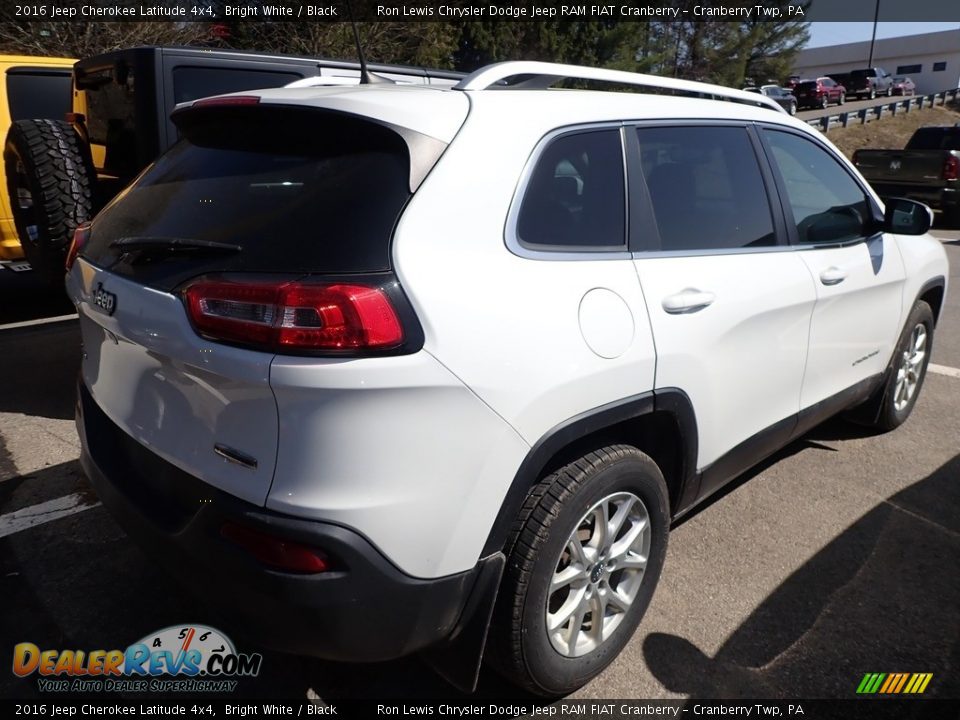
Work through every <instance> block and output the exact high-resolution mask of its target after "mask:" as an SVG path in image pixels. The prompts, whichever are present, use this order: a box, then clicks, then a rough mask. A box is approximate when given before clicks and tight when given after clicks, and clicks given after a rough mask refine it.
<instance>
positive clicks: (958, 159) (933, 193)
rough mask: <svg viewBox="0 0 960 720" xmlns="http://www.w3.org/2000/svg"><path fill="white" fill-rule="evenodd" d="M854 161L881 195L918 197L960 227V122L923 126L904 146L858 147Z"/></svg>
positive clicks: (949, 221) (915, 198)
mask: <svg viewBox="0 0 960 720" xmlns="http://www.w3.org/2000/svg"><path fill="white" fill-rule="evenodd" d="M853 164H854V165H856V166H857V169H858V170H860V172H861V173H862V174H863V176H864V177H865V178H866V179H867V181H868V182H869V183H870V184H871V185H872V186H873V188H874V190H876V191H877V194H878V195H880V196H881V197H906V198H911V199H913V200H919V201H920V202H923V203H926V204H927V205H929V206H930V207H932V208H935V209H938V210H941V211H942V212H943V214H944V218H945V219H946V221H947V223H949V224H950V225H952V226H955V227H960V125H947V126H930V127H922V128H920V129H919V130H917V131H916V132H915V133H914V134H913V137H911V138H910V140H909V141H908V142H907V146H906V147H905V148H904V149H903V150H857V151H856V152H855V153H854V154H853Z"/></svg>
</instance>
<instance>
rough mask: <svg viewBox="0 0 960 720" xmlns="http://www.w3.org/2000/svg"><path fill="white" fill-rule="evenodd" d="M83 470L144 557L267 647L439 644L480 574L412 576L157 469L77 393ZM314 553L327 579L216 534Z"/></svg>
mask: <svg viewBox="0 0 960 720" xmlns="http://www.w3.org/2000/svg"><path fill="white" fill-rule="evenodd" d="M76 419H77V430H78V432H79V435H80V440H81V444H82V454H81V464H82V465H83V469H84V471H85V472H86V474H87V475H88V476H89V478H90V481H91V482H92V483H93V486H94V488H95V489H96V491H97V494H98V495H99V496H100V499H101V501H102V502H103V504H104V506H105V507H106V508H107V509H108V510H109V511H110V513H111V514H112V515H113V516H114V518H116V520H117V521H118V522H119V523H120V524H121V525H122V526H123V528H124V529H125V530H126V532H127V533H128V534H129V535H130V536H131V537H132V538H134V540H135V541H136V542H137V543H138V544H139V545H141V546H142V547H143V548H144V550H145V551H147V553H148V554H149V555H151V556H152V557H153V558H154V559H156V560H157V561H158V563H159V564H160V565H161V566H163V567H164V568H165V569H167V570H168V571H169V572H170V573H171V574H173V575H176V576H178V577H179V578H181V579H182V580H184V581H185V582H187V583H189V584H190V586H191V589H192V590H193V591H194V592H195V593H197V594H198V595H200V596H202V597H205V598H207V599H210V600H212V601H213V602H214V603H216V612H217V613H218V614H219V615H223V616H224V618H225V619H226V620H227V621H228V622H230V624H231V629H234V630H235V632H236V633H237V634H239V635H246V636H247V637H249V638H250V639H251V640H253V641H254V642H257V643H258V644H261V645H263V646H265V647H269V648H273V649H277V650H282V651H285V652H291V653H296V654H301V655H312V656H315V657H321V658H325V659H329V660H339V661H357V662H373V661H380V660H389V659H393V658H397V657H401V656H404V655H408V654H411V653H413V652H416V651H418V650H421V649H423V648H426V647H429V646H431V645H434V644H436V643H439V642H440V641H442V640H444V639H445V638H447V637H448V636H449V635H450V634H451V632H452V631H453V629H454V627H455V626H456V624H457V622H458V620H459V619H460V615H461V613H462V610H463V608H464V606H465V604H466V602H467V600H468V598H469V596H470V593H471V591H472V590H473V588H474V586H475V584H476V578H477V576H478V575H479V571H480V569H481V567H482V565H483V563H482V562H481V563H480V564H478V565H477V566H476V567H475V568H474V569H472V570H470V571H467V572H464V573H459V574H456V575H450V576H447V577H442V578H437V579H431V580H422V579H418V578H413V577H410V576H408V575H406V574H404V573H402V572H401V571H400V570H398V569H397V568H396V567H395V566H394V565H392V564H391V563H390V562H389V561H388V560H387V559H386V558H384V557H383V555H382V554H380V553H379V552H378V551H377V550H376V548H374V547H373V545H371V544H370V543H369V542H368V541H367V540H366V539H365V538H363V537H362V536H361V535H359V534H358V533H356V532H354V531H352V530H350V529H347V528H345V527H341V526H338V525H333V524H330V523H323V522H316V521H310V520H301V519H298V518H293V517H290V516H288V515H283V514H280V513H276V512H273V511H270V510H266V509H264V508H262V507H258V506H255V505H253V504H250V503H247V502H245V501H242V500H239V499H238V498H235V497H233V496H231V495H228V494H227V493H224V492H222V491H219V490H217V489H215V488H213V487H211V486H209V485H207V484H205V483H203V482H201V481H200V480H199V479H197V478H195V477H193V476H191V475H189V474H188V473H185V472H183V471H182V470H180V469H178V468H176V467H175V466H173V465H171V464H170V463H168V462H166V461H165V460H163V459H162V458H160V457H159V456H157V455H156V454H155V453H153V452H152V451H150V450H149V449H148V448H147V447H145V446H143V445H141V444H140V443H138V442H136V441H135V440H133V439H132V438H130V437H129V436H128V435H127V434H126V433H124V432H123V431H122V430H120V428H118V427H117V426H116V425H115V424H113V422H112V421H111V420H110V419H109V418H108V417H107V416H106V415H105V414H104V413H103V411H102V410H100V408H99V407H98V406H97V404H96V402H95V401H94V400H93V398H92V396H91V395H90V393H89V391H88V390H87V388H86V387H85V385H84V384H83V383H82V382H81V383H80V385H79V392H78V400H77V415H76ZM228 521H229V522H233V523H237V524H240V525H244V526H246V527H249V528H252V529H255V530H260V531H261V532H264V533H267V534H269V535H272V536H275V537H280V538H283V539H287V540H289V541H292V542H297V543H300V544H302V545H307V546H310V547H314V548H317V549H319V550H322V551H323V552H324V553H325V554H326V555H327V556H328V557H329V558H330V559H331V560H332V562H333V569H332V570H331V571H329V572H324V573H319V574H313V575H300V574H292V573H286V572H280V571H276V570H272V569H269V568H267V567H265V566H263V565H261V564H260V563H259V562H258V561H257V560H255V559H254V558H253V557H252V556H251V555H249V554H248V553H247V552H246V551H245V550H242V549H240V548H239V547H236V546H235V545H233V544H232V543H230V542H228V541H226V540H224V539H222V538H221V536H220V529H221V528H222V526H223V524H224V523H225V522H228Z"/></svg>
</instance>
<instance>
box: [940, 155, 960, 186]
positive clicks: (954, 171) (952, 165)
mask: <svg viewBox="0 0 960 720" xmlns="http://www.w3.org/2000/svg"><path fill="white" fill-rule="evenodd" d="M958 177H960V158H957V156H956V155H950V156H949V157H948V158H947V159H946V160H945V161H944V163H943V179H944V180H956V179H957V178H958Z"/></svg>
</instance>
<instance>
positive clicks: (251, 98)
mask: <svg viewBox="0 0 960 720" xmlns="http://www.w3.org/2000/svg"><path fill="white" fill-rule="evenodd" d="M259 102H260V97H259V96H258V95H225V96H223V97H212V98H203V99H202V100H194V102H193V105H191V106H190V107H210V106H214V105H257V104H258V103H259Z"/></svg>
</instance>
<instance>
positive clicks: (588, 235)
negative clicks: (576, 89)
mask: <svg viewBox="0 0 960 720" xmlns="http://www.w3.org/2000/svg"><path fill="white" fill-rule="evenodd" d="M517 237H518V239H519V240H520V243H521V244H522V245H524V246H527V247H530V248H534V249H564V248H579V249H581V250H609V249H620V250H623V249H625V248H626V183H625V180H624V165H623V149H622V146H621V143H620V130H619V129H602V130H589V131H584V132H575V133H570V134H567V135H562V136H560V137H558V138H556V139H554V140H552V141H551V142H550V143H549V144H548V145H547V146H546V147H545V148H544V149H543V151H542V152H541V153H540V156H539V157H538V158H537V161H536V165H535V166H534V168H533V171H532V172H531V174H530V179H529V182H528V183H527V185H526V188H525V190H524V195H523V201H522V204H521V205H520V213H519V217H518V220H517Z"/></svg>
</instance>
